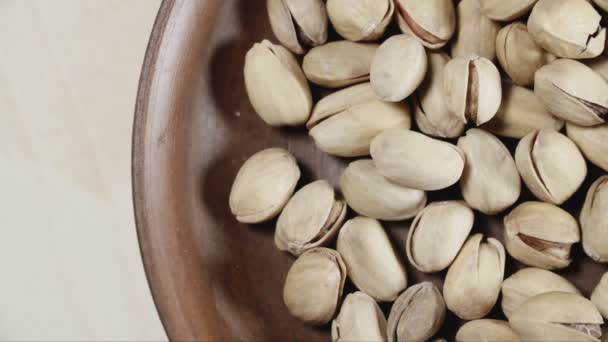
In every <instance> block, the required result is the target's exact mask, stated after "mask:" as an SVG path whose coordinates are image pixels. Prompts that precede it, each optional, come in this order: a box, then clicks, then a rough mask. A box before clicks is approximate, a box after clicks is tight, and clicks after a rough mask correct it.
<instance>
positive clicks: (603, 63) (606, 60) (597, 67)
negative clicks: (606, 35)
mask: <svg viewBox="0 0 608 342" xmlns="http://www.w3.org/2000/svg"><path fill="white" fill-rule="evenodd" d="M605 51H606V50H605ZM585 64H586V65H587V66H588V67H590V68H591V69H592V70H593V71H595V72H597V73H598V74H600V76H602V77H603V78H604V79H605V80H608V55H600V56H598V57H596V58H593V59H588V60H586V61H585Z"/></svg>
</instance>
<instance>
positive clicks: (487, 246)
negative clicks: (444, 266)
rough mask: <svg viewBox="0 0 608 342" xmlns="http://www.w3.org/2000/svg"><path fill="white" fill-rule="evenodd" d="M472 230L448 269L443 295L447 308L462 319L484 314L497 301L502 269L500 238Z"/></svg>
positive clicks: (476, 317) (502, 250) (502, 251)
mask: <svg viewBox="0 0 608 342" xmlns="http://www.w3.org/2000/svg"><path fill="white" fill-rule="evenodd" d="M482 239H483V235H482V234H475V235H473V236H471V237H470V238H469V239H468V240H467V241H466V242H465V244H464V246H463V247H462V249H461V250H460V253H458V256H457V257H456V259H455V260H454V262H453V263H452V265H451V266H450V268H449V269H448V273H447V275H446V277H445V281H444V283H443V296H444V298H445V303H446V304H447V307H448V309H450V311H452V312H453V313H455V314H456V315H457V316H458V317H460V318H462V319H465V320H474V319H479V318H482V317H484V316H486V315H487V314H488V313H489V312H490V311H491V310H492V308H493V307H494V304H496V300H497V299H498V295H499V294H500V285H501V283H502V279H503V276H504V270H505V250H504V248H503V246H502V244H501V243H500V241H498V240H496V239H493V238H488V241H487V242H482Z"/></svg>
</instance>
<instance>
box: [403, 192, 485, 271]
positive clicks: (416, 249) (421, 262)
mask: <svg viewBox="0 0 608 342" xmlns="http://www.w3.org/2000/svg"><path fill="white" fill-rule="evenodd" d="M474 220H475V215H474V214H473V210H471V209H470V208H469V207H467V206H466V204H464V202H462V201H445V202H434V203H431V204H429V205H428V206H427V207H426V208H424V210H422V211H421V212H420V213H419V214H418V216H416V218H415V219H414V221H413V222H412V225H411V227H410V230H409V231H408V234H407V240H406V243H405V251H406V253H407V257H408V259H409V260H410V263H411V264H412V265H413V266H414V267H415V268H416V269H417V270H419V271H421V272H425V273H433V272H439V271H441V270H444V269H446V268H447V267H448V266H450V264H451V263H452V261H454V258H456V255H457V254H458V251H460V248H461V247H462V245H463V244H464V242H465V241H466V239H467V237H468V236H469V233H470V232H471V229H472V228H473V221H474Z"/></svg>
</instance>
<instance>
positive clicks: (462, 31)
mask: <svg viewBox="0 0 608 342" xmlns="http://www.w3.org/2000/svg"><path fill="white" fill-rule="evenodd" d="M456 16H457V21H458V28H457V30H456V35H455V39H454V40H453V42H452V57H453V58H456V57H462V56H468V55H470V54H476V55H478V56H481V57H485V58H487V59H489V60H493V59H494V57H496V35H497V34H498V30H499V29H500V25H499V24H498V23H497V22H495V21H493V20H491V19H490V18H488V17H486V16H485V14H483V13H482V12H481V6H480V4H479V0H461V1H460V3H458V6H457V7H456Z"/></svg>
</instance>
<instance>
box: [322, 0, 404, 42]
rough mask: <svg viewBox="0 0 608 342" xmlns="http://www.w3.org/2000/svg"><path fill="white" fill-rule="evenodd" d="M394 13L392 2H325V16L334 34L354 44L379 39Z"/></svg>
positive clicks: (365, 0)
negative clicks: (332, 27)
mask: <svg viewBox="0 0 608 342" xmlns="http://www.w3.org/2000/svg"><path fill="white" fill-rule="evenodd" d="M394 11H395V4H394V3H393V1H392V0H327V14H328V15H329V20H330V21H331V23H332V24H333V26H334V28H335V29H336V32H338V34H339V35H341V36H342V37H344V38H346V39H348V40H351V41H354V42H357V41H370V40H376V39H378V38H380V37H381V36H382V35H383V34H384V31H385V30H386V27H387V26H388V24H389V23H390V22H391V19H392V18H393V13H394Z"/></svg>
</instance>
